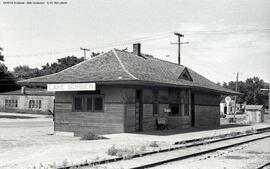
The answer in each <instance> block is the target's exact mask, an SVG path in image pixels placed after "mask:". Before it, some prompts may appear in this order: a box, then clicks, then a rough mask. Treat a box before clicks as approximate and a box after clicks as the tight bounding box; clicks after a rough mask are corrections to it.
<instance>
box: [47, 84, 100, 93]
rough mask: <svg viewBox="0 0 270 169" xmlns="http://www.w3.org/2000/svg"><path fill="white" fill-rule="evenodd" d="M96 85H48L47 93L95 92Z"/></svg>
mask: <svg viewBox="0 0 270 169" xmlns="http://www.w3.org/2000/svg"><path fill="white" fill-rule="evenodd" d="M94 90H96V83H62V84H61V83H59V84H47V91H51V92H54V91H94Z"/></svg>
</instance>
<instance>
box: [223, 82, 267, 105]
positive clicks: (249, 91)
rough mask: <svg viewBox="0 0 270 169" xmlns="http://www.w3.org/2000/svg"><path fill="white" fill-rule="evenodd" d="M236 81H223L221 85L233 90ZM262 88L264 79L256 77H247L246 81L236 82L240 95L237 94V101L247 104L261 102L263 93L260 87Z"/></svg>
mask: <svg viewBox="0 0 270 169" xmlns="http://www.w3.org/2000/svg"><path fill="white" fill-rule="evenodd" d="M235 86H236V82H234V81H230V82H228V83H226V82H224V83H223V85H222V87H225V88H228V89H231V90H235ZM262 88H264V81H263V80H262V79H260V78H258V77H253V78H248V79H246V81H244V82H243V81H240V82H238V92H240V93H242V95H240V96H238V99H237V102H238V103H244V102H246V103H247V104H263V103H264V102H263V99H264V95H263V93H262V92H261V91H260V89H262Z"/></svg>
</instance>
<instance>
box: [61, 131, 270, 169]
mask: <svg viewBox="0 0 270 169" xmlns="http://www.w3.org/2000/svg"><path fill="white" fill-rule="evenodd" d="M269 129H270V127H268V128H264V129H259V130H256V132H254V133H249V134H239V135H236V136H232V137H226V138H220V139H214V140H209V141H207V142H199V141H200V139H199V140H198V139H193V140H189V141H186V142H187V143H188V144H187V145H182V144H181V143H182V142H176V143H175V145H179V144H180V146H176V147H173V148H168V149H162V150H159V151H152V152H146V153H142V154H138V155H134V156H133V157H132V158H131V159H134V160H135V159H138V158H140V157H144V158H147V157H146V156H151V155H158V154H160V153H166V152H172V151H177V150H181V149H183V148H184V149H186V148H192V147H198V146H204V145H205V144H207V145H211V144H214V143H219V142H225V141H229V140H234V139H241V138H245V137H252V136H255V138H254V139H249V140H245V141H241V142H237V143H233V144H229V145H225V146H220V147H217V148H212V149H209V150H205V151H200V152H197V153H191V154H188V155H185V156H175V157H173V158H169V159H164V160H159V161H156V162H150V163H148V164H143V165H137V166H136V167H128V168H132V169H141V168H150V167H154V166H158V165H162V164H165V163H168V162H173V161H179V160H184V159H187V158H191V157H195V156H199V155H203V154H207V153H212V152H215V151H218V150H223V149H227V148H231V147H235V146H239V145H242V144H247V143H249V142H253V141H257V140H261V139H264V138H268V137H270V135H265V136H258V135H259V134H263V133H266V132H270V130H269ZM256 135H257V136H256ZM123 159H124V158H122V157H116V158H113V159H108V160H101V161H96V162H90V163H83V164H79V165H73V166H65V167H59V168H58V169H70V168H76V167H91V166H99V165H110V164H113V163H116V162H120V161H127V160H123ZM268 165H269V164H268Z"/></svg>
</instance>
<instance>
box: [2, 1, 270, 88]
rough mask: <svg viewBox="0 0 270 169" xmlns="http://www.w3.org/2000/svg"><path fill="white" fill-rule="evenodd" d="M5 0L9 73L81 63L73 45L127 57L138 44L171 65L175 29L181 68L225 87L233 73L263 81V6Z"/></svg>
mask: <svg viewBox="0 0 270 169" xmlns="http://www.w3.org/2000/svg"><path fill="white" fill-rule="evenodd" d="M4 1H5V0H0V2H1V3H0V46H1V47H2V48H3V49H4V52H3V54H4V56H5V62H4V64H5V65H6V66H7V67H8V68H9V70H11V71H12V70H13V68H14V67H16V66H19V65H29V66H30V67H32V68H34V67H39V68H40V67H41V65H45V64H46V63H47V62H49V63H52V62H56V60H57V58H61V57H66V56H71V55H75V56H77V57H82V56H83V51H81V50H80V47H86V48H90V49H91V51H94V52H101V51H104V52H106V51H108V50H110V49H113V48H117V49H124V48H126V47H128V50H129V51H131V50H132V44H133V43H138V42H139V43H141V44H142V52H143V53H147V54H151V55H154V56H155V57H157V58H160V59H164V60H168V61H171V62H175V63H177V45H172V44H171V42H176V41H177V37H176V36H175V35H174V32H176V31H177V32H180V33H182V34H184V37H183V38H182V39H181V40H182V41H183V42H189V44H185V45H182V46H181V64H183V65H185V66H187V67H189V68H191V69H193V70H194V71H196V72H198V73H200V74H201V75H203V76H205V77H207V78H208V79H210V80H212V81H214V82H221V83H222V82H228V81H231V80H235V78H236V75H235V73H236V72H239V73H240V76H239V80H245V79H246V78H248V77H254V76H258V77H260V78H261V79H263V80H264V81H266V82H270V1H269V0H167V1H165V0H128V1H127V0H60V1H63V2H67V4H63V5H59V4H56V5H47V4H46V3H47V1H44V0H32V2H37V1H38V2H45V4H43V5H42V4H31V5H27V4H4ZM55 1H57V0H55ZM60 1H58V2H60ZM14 2H15V1H14ZM16 2H26V1H24V0H16ZM87 55H88V56H89V55H90V53H88V54H87Z"/></svg>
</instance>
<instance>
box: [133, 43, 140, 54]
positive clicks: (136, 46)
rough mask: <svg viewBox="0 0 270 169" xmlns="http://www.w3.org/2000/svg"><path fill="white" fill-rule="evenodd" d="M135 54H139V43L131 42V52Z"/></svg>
mask: <svg viewBox="0 0 270 169" xmlns="http://www.w3.org/2000/svg"><path fill="white" fill-rule="evenodd" d="M132 53H134V54H135V55H139V56H141V44H140V43H134V44H133V52H132Z"/></svg>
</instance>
